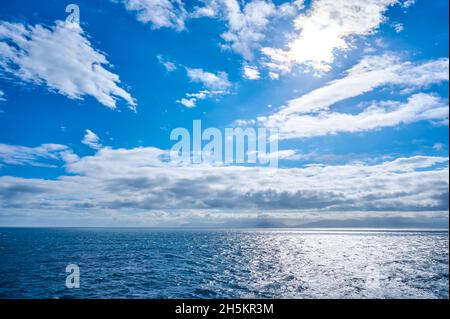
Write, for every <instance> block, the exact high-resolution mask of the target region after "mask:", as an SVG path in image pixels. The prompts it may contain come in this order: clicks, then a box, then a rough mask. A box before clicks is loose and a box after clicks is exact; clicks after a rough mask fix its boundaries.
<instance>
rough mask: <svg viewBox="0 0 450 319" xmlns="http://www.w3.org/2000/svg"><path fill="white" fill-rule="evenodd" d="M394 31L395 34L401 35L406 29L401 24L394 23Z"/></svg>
mask: <svg viewBox="0 0 450 319" xmlns="http://www.w3.org/2000/svg"><path fill="white" fill-rule="evenodd" d="M394 30H395V32H397V33H400V32H402V31H403V30H405V27H404V26H403V24H401V23H394Z"/></svg>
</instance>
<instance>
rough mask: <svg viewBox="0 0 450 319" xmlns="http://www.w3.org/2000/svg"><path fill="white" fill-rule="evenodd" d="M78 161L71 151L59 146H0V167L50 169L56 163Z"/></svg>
mask: <svg viewBox="0 0 450 319" xmlns="http://www.w3.org/2000/svg"><path fill="white" fill-rule="evenodd" d="M73 160H78V157H77V156H76V155H75V154H74V153H73V152H72V150H71V149H70V148H69V147H67V146H65V145H61V144H42V145H40V146H37V147H27V146H19V145H8V144H0V167H1V164H3V165H20V166H23V165H31V166H41V167H52V166H55V165H56V162H57V161H65V162H71V161H73Z"/></svg>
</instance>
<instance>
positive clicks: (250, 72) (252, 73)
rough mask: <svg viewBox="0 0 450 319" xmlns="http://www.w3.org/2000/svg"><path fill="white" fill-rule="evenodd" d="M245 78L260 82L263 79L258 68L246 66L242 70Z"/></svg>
mask: <svg viewBox="0 0 450 319" xmlns="http://www.w3.org/2000/svg"><path fill="white" fill-rule="evenodd" d="M242 70H243V72H244V77H245V78H246V79H248V80H259V79H260V78H261V76H260V74H259V70H258V68H257V67H254V66H249V65H244V67H243V68H242Z"/></svg>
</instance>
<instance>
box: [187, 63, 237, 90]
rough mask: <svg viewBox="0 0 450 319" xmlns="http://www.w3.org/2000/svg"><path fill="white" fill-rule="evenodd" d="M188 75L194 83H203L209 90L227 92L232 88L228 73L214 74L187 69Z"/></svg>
mask: <svg viewBox="0 0 450 319" xmlns="http://www.w3.org/2000/svg"><path fill="white" fill-rule="evenodd" d="M186 71H187V75H188V77H189V78H190V79H191V81H192V82H196V83H201V84H203V86H204V87H205V88H207V89H211V90H226V89H228V88H230V87H231V83H230V81H228V74H227V73H226V72H217V73H212V72H208V71H204V70H202V69H191V68H186Z"/></svg>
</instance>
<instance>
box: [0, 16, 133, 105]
mask: <svg viewBox="0 0 450 319" xmlns="http://www.w3.org/2000/svg"><path fill="white" fill-rule="evenodd" d="M107 66H109V62H108V60H107V59H106V56H105V55H104V54H103V53H101V52H99V51H97V50H96V49H94V48H93V47H92V45H91V43H90V41H89V39H88V37H87V35H86V34H85V32H84V31H83V30H82V28H81V27H80V26H78V25H74V24H67V23H64V22H62V21H56V23H55V25H53V26H43V25H40V24H37V25H25V24H22V23H10V22H5V21H0V70H1V71H3V72H6V73H8V74H10V75H12V76H15V77H16V78H18V79H19V80H21V81H24V82H28V83H34V84H38V85H45V86H47V87H48V89H49V90H50V91H55V92H58V93H60V94H63V95H65V96H67V97H69V98H71V99H82V98H83V97H84V96H86V95H88V96H92V97H94V98H95V99H97V101H99V102H100V103H101V104H103V105H105V106H107V107H109V108H115V107H116V103H117V99H119V98H120V99H123V100H124V101H125V102H126V103H127V104H128V106H129V107H131V108H134V107H135V106H136V102H135V99H134V98H133V97H132V96H131V95H130V94H129V93H128V92H126V91H125V90H124V89H122V88H121V87H119V85H120V79H119V76H118V75H116V74H114V73H112V72H110V71H108V70H107V69H106V67H107Z"/></svg>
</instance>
